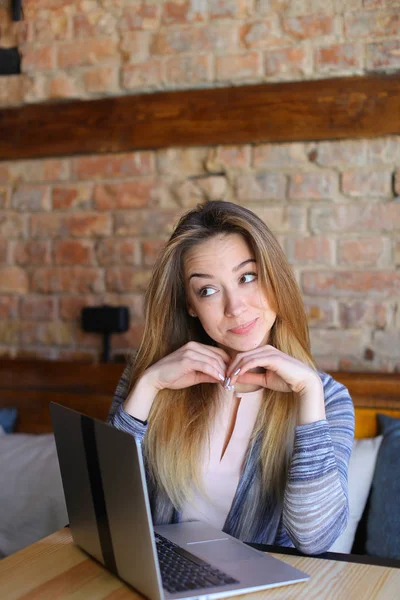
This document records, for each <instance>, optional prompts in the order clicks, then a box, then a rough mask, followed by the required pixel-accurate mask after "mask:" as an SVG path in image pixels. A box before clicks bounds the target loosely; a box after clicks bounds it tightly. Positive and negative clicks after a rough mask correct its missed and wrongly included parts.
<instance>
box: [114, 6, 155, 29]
mask: <svg viewBox="0 0 400 600" xmlns="http://www.w3.org/2000/svg"><path fill="white" fill-rule="evenodd" d="M160 18H161V6H159V5H157V4H153V5H151V4H146V3H145V2H142V3H140V4H139V3H137V4H136V5H134V6H131V7H126V8H125V9H124V10H123V13H122V17H121V19H120V21H119V28H120V30H121V31H127V30H130V29H156V28H157V27H158V26H159V23H160Z"/></svg>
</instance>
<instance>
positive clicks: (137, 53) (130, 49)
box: [120, 31, 152, 63]
mask: <svg viewBox="0 0 400 600" xmlns="http://www.w3.org/2000/svg"><path fill="white" fill-rule="evenodd" d="M151 40H152V34H151V33H150V32H149V31H127V32H125V33H123V34H122V36H121V44H120V51H121V56H122V59H123V61H124V62H132V63H137V62H143V61H146V60H148V59H149V57H150V44H151Z"/></svg>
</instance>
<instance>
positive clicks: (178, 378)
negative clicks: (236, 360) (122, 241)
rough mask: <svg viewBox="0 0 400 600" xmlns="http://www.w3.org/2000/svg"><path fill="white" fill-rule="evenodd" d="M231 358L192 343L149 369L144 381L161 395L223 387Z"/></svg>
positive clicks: (223, 351)
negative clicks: (207, 386)
mask: <svg viewBox="0 0 400 600" xmlns="http://www.w3.org/2000/svg"><path fill="white" fill-rule="evenodd" d="M229 362H230V357H229V355H228V353H227V352H225V350H222V349H221V348H217V347H214V346H206V345H205V344H200V343H198V342H189V343H188V344H185V345H184V346H182V348H179V349H178V350H176V351H175V352H172V354H169V355H168V356H165V357H164V358H162V359H161V360H159V361H158V362H157V363H155V364H154V365H152V366H151V367H149V368H148V369H146V371H145V372H144V374H143V378H145V379H146V381H147V383H148V384H150V385H152V386H153V387H154V389H155V390H156V391H157V392H158V391H160V390H163V389H165V388H167V389H170V390H181V389H183V388H187V387H191V386H192V385H197V384H199V383H223V381H224V379H225V377H226V370H227V365H228V364H229Z"/></svg>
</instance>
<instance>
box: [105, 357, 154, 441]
mask: <svg viewBox="0 0 400 600" xmlns="http://www.w3.org/2000/svg"><path fill="white" fill-rule="evenodd" d="M130 371H131V365H130V364H129V365H128V366H127V367H126V368H125V370H124V372H123V373H122V376H121V379H120V380H119V382H118V385H117V389H116V390H115V394H114V398H113V401H112V404H111V408H110V412H109V414H108V418H107V422H108V423H110V425H113V426H114V427H116V428H117V429H120V430H121V431H126V432H127V433H130V434H131V435H133V436H134V437H135V438H136V439H137V440H139V441H140V442H141V441H143V438H144V435H145V433H146V430H147V424H144V423H142V422H141V421H139V420H138V419H135V417H132V415H130V414H129V413H127V412H126V411H125V410H124V402H125V400H126V398H127V396H128V394H129V386H130Z"/></svg>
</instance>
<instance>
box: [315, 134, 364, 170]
mask: <svg viewBox="0 0 400 600" xmlns="http://www.w3.org/2000/svg"><path fill="white" fill-rule="evenodd" d="M314 150H315V158H314V162H315V163H316V164H317V165H320V166H321V167H342V166H344V167H347V168H348V167H362V166H364V165H365V164H366V160H367V146H366V140H340V141H334V142H318V143H317V144H316V145H315V149H314Z"/></svg>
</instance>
